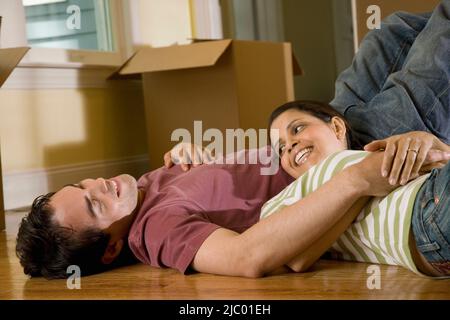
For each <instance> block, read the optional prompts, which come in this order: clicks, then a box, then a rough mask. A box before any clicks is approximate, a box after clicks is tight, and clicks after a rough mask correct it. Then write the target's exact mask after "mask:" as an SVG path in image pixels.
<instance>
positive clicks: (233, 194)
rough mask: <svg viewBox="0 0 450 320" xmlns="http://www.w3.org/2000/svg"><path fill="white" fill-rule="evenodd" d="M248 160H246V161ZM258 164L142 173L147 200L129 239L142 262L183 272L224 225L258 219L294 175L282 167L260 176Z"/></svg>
mask: <svg viewBox="0 0 450 320" xmlns="http://www.w3.org/2000/svg"><path fill="white" fill-rule="evenodd" d="M247 163H248V162H247ZM262 167H267V166H263V165H261V164H232V165H231V164H208V165H202V166H199V167H197V168H192V169H191V170H189V171H188V172H184V171H182V170H181V167H180V166H174V167H172V168H170V169H167V168H160V169H157V170H155V171H152V172H150V173H148V174H145V175H144V176H142V177H141V178H140V179H139V181H138V188H142V189H144V190H145V198H144V201H143V203H142V206H141V208H140V209H139V212H138V213H137V216H136V219H135V221H134V222H133V225H132V226H131V230H130V233H129V238H128V243H129V245H130V249H131V250H132V252H133V253H134V255H135V256H136V257H137V258H138V259H139V260H140V261H142V262H143V263H146V264H149V265H152V266H155V267H170V268H175V269H178V270H179V271H180V272H182V273H185V272H186V270H187V269H188V267H189V265H190V264H191V262H192V260H193V259H194V256H195V254H196V253H197V251H198V249H199V248H200V246H201V245H202V243H203V242H204V241H205V239H206V238H207V237H208V236H209V235H210V234H211V233H212V232H213V231H215V230H216V229H218V228H220V227H223V228H227V229H230V230H233V231H236V232H238V233H242V232H243V231H245V230H246V229H248V228H249V227H251V226H252V225H254V224H255V223H256V222H257V221H258V220H259V215H260V209H261V207H262V205H263V204H264V203H265V202H266V201H267V200H269V199H270V198H272V197H273V196H275V195H276V194H278V193H279V192H280V191H281V190H282V189H284V188H285V187H286V186H287V185H288V184H289V183H290V182H292V181H293V179H292V178H291V177H290V176H288V175H287V174H286V173H285V172H284V171H283V170H282V169H281V168H279V169H278V171H277V173H276V174H274V175H261V172H260V169H261V168H262Z"/></svg>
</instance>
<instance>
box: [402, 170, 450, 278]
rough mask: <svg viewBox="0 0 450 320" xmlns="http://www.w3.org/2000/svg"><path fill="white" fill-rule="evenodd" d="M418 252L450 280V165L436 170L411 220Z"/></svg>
mask: <svg viewBox="0 0 450 320" xmlns="http://www.w3.org/2000/svg"><path fill="white" fill-rule="evenodd" d="M411 224H412V230H413V233H414V238H415V240H416V245H417V249H418V250H419V251H420V252H421V253H422V255H423V256H424V257H425V259H426V260H427V261H428V262H429V263H430V264H431V265H432V266H433V267H434V268H435V269H437V270H439V271H440V272H441V273H442V274H444V275H449V276H450V162H448V163H447V165H446V166H445V167H444V168H442V169H434V170H433V171H432V172H431V175H430V177H429V178H428V179H427V180H426V181H425V183H424V184H423V185H422V187H421V188H420V190H419V193H418V194H417V197H416V200H415V202H414V209H413V216H412V221H411Z"/></svg>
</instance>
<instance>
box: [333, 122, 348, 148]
mask: <svg viewBox="0 0 450 320" xmlns="http://www.w3.org/2000/svg"><path fill="white" fill-rule="evenodd" d="M331 127H332V128H333V131H334V133H335V134H336V137H337V138H338V140H340V141H343V142H345V141H347V137H346V134H347V127H346V126H345V122H344V120H343V119H342V118H340V117H336V116H335V117H333V118H331Z"/></svg>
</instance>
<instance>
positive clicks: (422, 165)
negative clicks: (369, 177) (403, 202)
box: [364, 131, 450, 185]
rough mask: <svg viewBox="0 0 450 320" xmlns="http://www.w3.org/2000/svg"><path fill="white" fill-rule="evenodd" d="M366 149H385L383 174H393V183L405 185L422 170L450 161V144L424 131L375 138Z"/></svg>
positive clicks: (390, 180) (390, 175)
mask: <svg viewBox="0 0 450 320" xmlns="http://www.w3.org/2000/svg"><path fill="white" fill-rule="evenodd" d="M364 150H366V151H376V150H385V153H384V158H383V164H382V166H381V175H382V176H383V177H389V183H390V184H391V185H396V184H398V183H400V184H402V185H404V184H406V183H407V182H408V181H409V180H411V179H415V178H416V177H418V176H419V174H420V173H424V172H428V171H430V170H431V169H433V168H439V167H442V166H444V165H445V164H446V163H447V161H449V160H450V147H449V146H447V145H446V144H445V143H443V142H441V141H440V140H439V139H438V138H436V137H435V136H434V135H432V134H431V133H428V132H424V131H413V132H408V133H405V134H401V135H395V136H392V137H389V138H386V139H384V140H375V141H373V142H371V143H369V144H367V145H366V146H365V147H364Z"/></svg>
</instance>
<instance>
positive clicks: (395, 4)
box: [355, 0, 442, 45]
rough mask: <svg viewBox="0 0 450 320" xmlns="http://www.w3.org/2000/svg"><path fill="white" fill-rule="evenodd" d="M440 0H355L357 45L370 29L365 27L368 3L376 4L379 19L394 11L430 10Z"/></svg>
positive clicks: (418, 11)
mask: <svg viewBox="0 0 450 320" xmlns="http://www.w3.org/2000/svg"><path fill="white" fill-rule="evenodd" d="M441 1H442V0H356V2H355V3H356V23H357V34H356V37H357V41H358V45H359V44H360V43H361V40H362V39H363V38H364V36H365V35H366V33H367V32H369V31H370V30H369V29H368V28H367V19H368V17H369V14H368V13H366V10H367V8H368V7H369V6H370V5H377V6H379V7H380V10H381V19H384V18H386V17H387V16H389V15H390V14H391V13H394V12H396V11H406V12H413V13H421V12H431V11H433V9H434V8H435V7H436V6H437V5H438V4H439V3H440V2H441Z"/></svg>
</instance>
